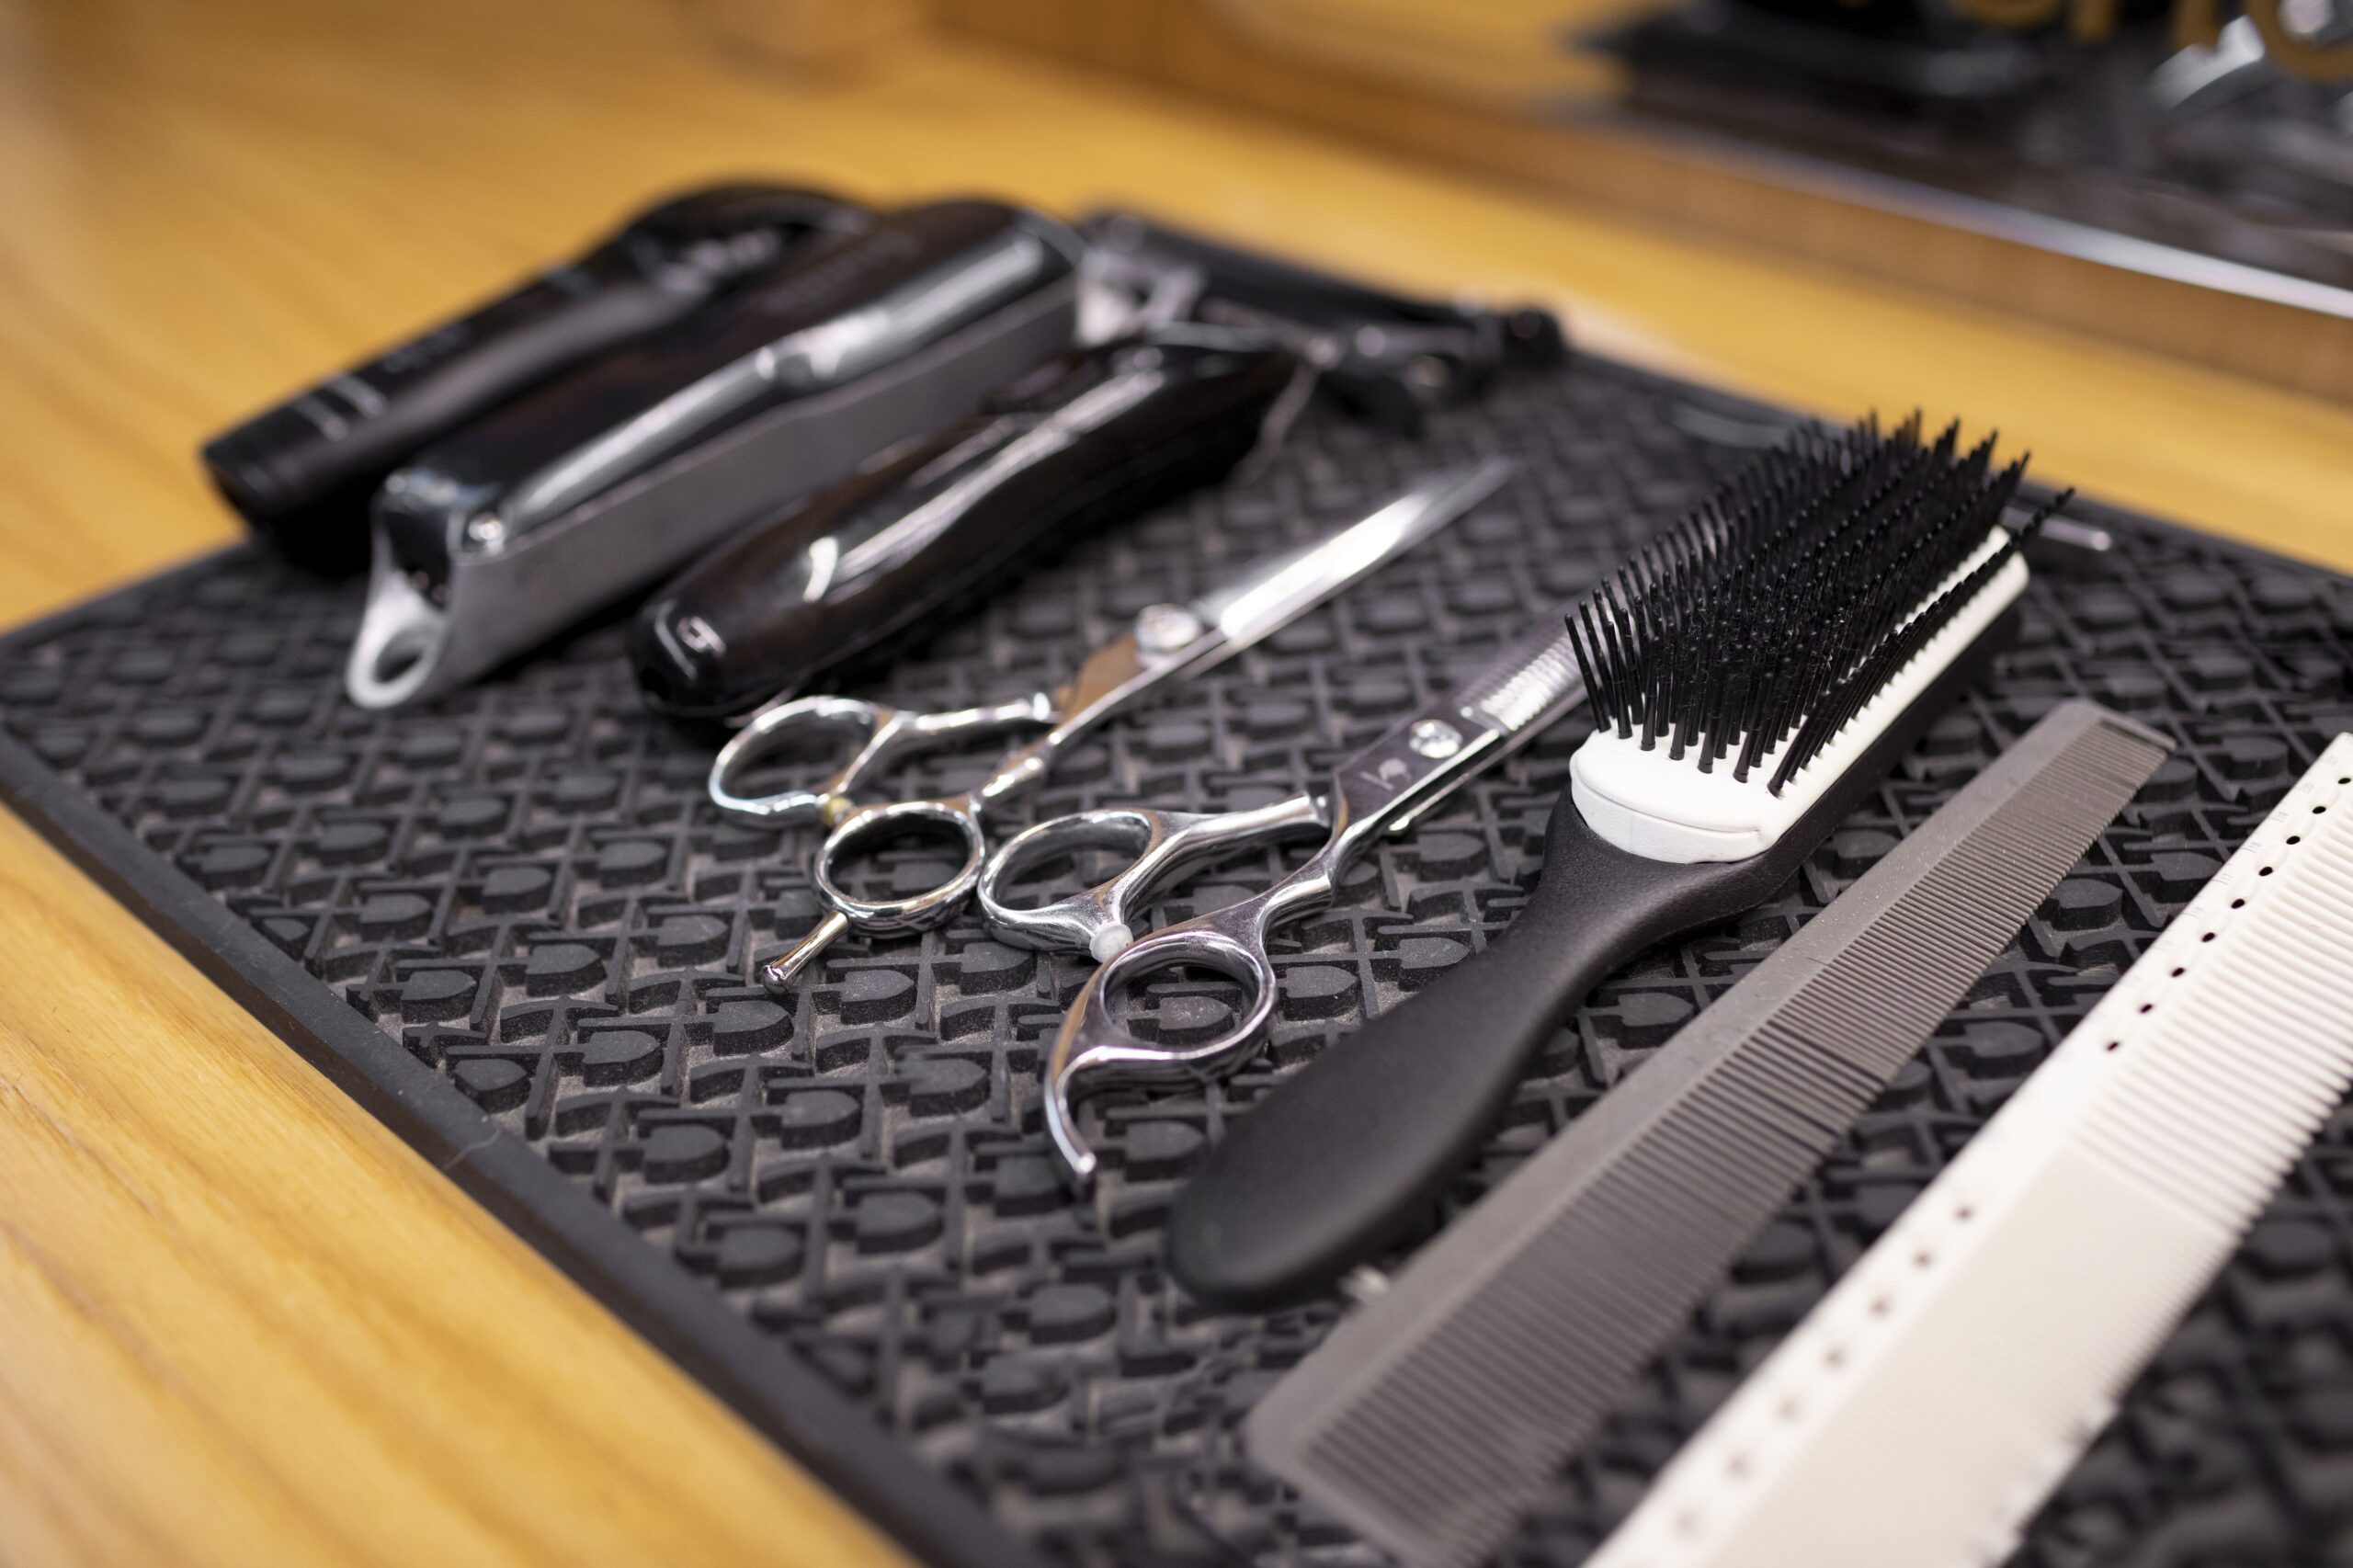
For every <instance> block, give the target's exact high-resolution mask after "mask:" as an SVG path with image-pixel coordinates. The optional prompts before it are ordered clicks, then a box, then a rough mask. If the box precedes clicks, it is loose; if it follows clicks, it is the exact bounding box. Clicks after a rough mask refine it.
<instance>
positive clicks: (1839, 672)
mask: <svg viewBox="0 0 2353 1568" xmlns="http://www.w3.org/2000/svg"><path fill="white" fill-rule="evenodd" d="M1959 441H1960V437H1959V430H1958V427H1957V426H1956V427H1953V428H1949V429H1947V430H1946V431H1945V432H1944V433H1943V434H1942V435H1941V436H1940V437H1938V438H1937V439H1935V440H1933V441H1924V440H1923V439H1922V437H1921V433H1920V427H1919V421H1918V418H1917V416H1916V415H1915V416H1914V418H1912V419H1910V420H1907V421H1906V422H1905V423H1904V424H1903V425H1902V426H1899V427H1898V428H1896V429H1895V430H1893V432H1882V431H1881V428H1880V426H1879V424H1878V422H1877V421H1876V420H1875V419H1867V420H1865V421H1863V422H1862V423H1860V424H1859V425H1856V426H1853V427H1852V428H1850V429H1848V430H1847V431H1846V432H1844V433H1842V434H1836V435H1834V434H1830V433H1827V432H1824V431H1823V430H1820V429H1818V428H1810V429H1808V430H1806V431H1803V432H1801V433H1799V434H1798V435H1797V436H1795V437H1792V438H1791V439H1790V441H1789V442H1787V443H1786V444H1784V445H1783V446H1782V447H1780V448H1779V449H1777V450H1775V451H1773V452H1770V453H1768V454H1766V455H1764V456H1762V457H1761V458H1759V459H1758V460H1756V462H1755V463H1754V464H1752V466H1751V467H1750V468H1748V469H1747V470H1746V471H1745V472H1743V473H1742V474H1741V475H1740V476H1738V477H1737V478H1736V479H1734V480H1733V482H1732V483H1730V484H1728V485H1727V486H1726V487H1725V488H1724V490H1723V491H1722V492H1721V493H1720V494H1718V495H1717V496H1716V497H1715V498H1713V499H1712V500H1711V501H1710V502H1709V503H1708V504H1707V505H1706V506H1702V507H1701V508H1700V509H1699V511H1698V512H1696V513H1694V514H1693V515H1692V516H1691V517H1688V518H1687V519H1685V520H1684V521H1683V522H1682V523H1680V524H1678V525H1677V526H1676V527H1674V528H1670V529H1669V530H1668V531H1667V532H1666V533H1665V534H1664V535H1663V536H1662V537H1660V538H1659V539H1658V540H1654V542H1653V543H1652V544H1651V545H1649V546H1648V547H1647V548H1645V549H1644V550H1643V551H1642V552H1641V553H1640V554H1639V555H1638V556H1637V557H1636V558H1635V559H1634V560H1633V561H1632V562H1630V563H1629V564H1628V565H1627V566H1625V567H1624V568H1623V569H1622V570H1620V572H1619V573H1618V574H1616V575H1615V576H1614V577H1613V578H1611V579H1610V580H1609V581H1608V582H1607V583H1605V584H1604V585H1603V586H1602V587H1601V588H1600V589H1599V590H1598V591H1597V593H1595V594H1594V595H1593V596H1592V597H1590V598H1589V599H1588V600H1587V601H1586V603H1585V604H1584V605H1582V606H1580V607H1579V608H1577V610H1576V611H1575V613H1574V614H1573V615H1572V616H1571V617H1570V618H1569V624H1568V627H1567V629H1566V630H1565V631H1563V633H1562V635H1561V638H1560V647H1561V649H1562V655H1561V656H1562V661H1563V663H1573V664H1574V667H1575V668H1576V669H1577V670H1579V671H1581V672H1582V674H1583V676H1584V681H1585V686H1586V692H1587V694H1588V699H1589V701H1590V702H1591V704H1592V707H1593V711H1594V714H1595V718H1596V724H1597V727H1596V729H1595V731H1594V733H1593V734H1592V735H1591V736H1590V737H1589V738H1588V739H1587V740H1586V742H1585V743H1584V744H1582V745H1581V746H1580V747H1579V748H1578V749H1577V751H1576V753H1575V755H1574V757H1573V758H1572V759H1571V764H1570V776H1571V782H1570V787H1569V788H1568V789H1567V790H1564V791H1563V793H1562V796H1561V799H1560V801H1559V803H1558V804H1557V805H1556V806H1555V808H1554V810H1553V812H1552V819H1551V823H1550V825H1549V827H1548V829H1547V833H1546V842H1545V865H1544V870H1543V874H1542V876H1541V878H1540V880H1539V881H1538V883H1537V885H1536V886H1535V887H1534V888H1533V889H1531V890H1530V891H1529V894H1528V899H1527V903H1526V904H1525V906H1524V907H1523V908H1522V909H1521V911H1520V912H1519V914H1518V916H1517V918H1516V919H1515V920H1514V921H1513V923H1512V925H1511V926H1510V928H1509V929H1508V930H1507V931H1506V932H1505V933H1503V934H1502V935H1500V936H1498V937H1495V938H1494V939H1493V940H1492V941H1491V942H1490V943H1489V944H1488V946H1487V947H1486V949H1485V950H1484V951H1483V952H1481V953H1478V954H1476V955H1474V956H1473V957H1472V958H1470V959H1467V960H1464V961H1462V962H1461V963H1460V964H1458V965H1456V966H1455V968H1454V969H1452V970H1451V971H1448V972H1447V973H1445V974H1442V975H1440V976H1439V977H1438V978H1437V979H1436V980H1435V981H1433V982H1432V983H1430V984H1429V985H1427V987H1425V988H1424V989H1423V990H1422V991H1421V992H1419V993H1417V994H1415V996H1413V997H1412V998H1410V999H1409V1000H1407V1001H1406V1002H1404V1004H1403V1005H1401V1006H1397V1007H1395V1008H1392V1010H1391V1011H1389V1012H1387V1013H1385V1014H1382V1015H1381V1017H1377V1018H1375V1019H1374V1020H1372V1021H1371V1022H1370V1023H1369V1024H1368V1025H1366V1027H1365V1028H1362V1029H1360V1030H1358V1032H1357V1033H1356V1034H1355V1035H1354V1036H1352V1037H1350V1038H1348V1039H1346V1040H1341V1041H1339V1042H1338V1043H1336V1044H1335V1045H1334V1046H1332V1047H1331V1048H1329V1049H1328V1050H1326V1051H1324V1053H1323V1054H1322V1055H1320V1056H1319V1057H1317V1058H1316V1059H1315V1060H1313V1061H1312V1062H1309V1063H1308V1064H1307V1065H1306V1066H1305V1067H1303V1068H1302V1069H1301V1071H1300V1072H1299V1073H1298V1074H1295V1075H1294V1076H1293V1077H1291V1078H1290V1080H1289V1081H1288V1082H1285V1083H1283V1084H1281V1085H1279V1086H1277V1087H1276V1088H1275V1089H1274V1090H1272V1091H1271V1092H1270V1093H1268V1094H1267V1096H1266V1097H1265V1098H1264V1099H1263V1101H1261V1102H1260V1103H1259V1104H1257V1105H1256V1106H1255V1107H1253V1108H1251V1110H1250V1112H1249V1114H1248V1115H1246V1116H1244V1117H1241V1118H1239V1119H1237V1121H1236V1122H1235V1125H1234V1126H1233V1130H1232V1131H1230V1132H1229V1133H1228V1134H1227V1136H1226V1138H1225V1140H1224V1141H1223V1142H1222V1143H1221V1144H1219V1145H1218V1146H1217V1147H1216V1148H1214V1149H1213V1150H1212V1151H1211V1153H1210V1155H1209V1156H1208V1157H1207V1159H1206V1160H1205V1161H1204V1162H1203V1165H1202V1167H1201V1169H1200V1171H1199V1174H1198V1175H1197V1176H1195V1177H1194V1178H1193V1180H1192V1181H1191V1183H1189V1184H1188V1186H1187V1187H1186V1188H1185V1189H1184V1190H1183V1191H1182V1192H1181V1193H1180V1194H1179V1195H1178V1198H1177V1200H1176V1205H1175V1207H1174V1209H1173V1210H1172V1212H1171V1215H1170V1222H1169V1231H1168V1256H1169V1262H1170V1266H1171V1267H1172V1269H1173V1270H1174V1272H1175V1273H1176V1278H1178V1279H1179V1280H1180V1281H1181V1282H1182V1283H1183V1284H1184V1285H1185V1286H1186V1287H1187V1288H1188V1290H1191V1291H1193V1292H1194V1293H1195V1294H1196V1295H1198V1296H1199V1297H1201V1298H1202V1299H1204V1300H1207V1301H1213V1302H1216V1303H1219V1304H1222V1305H1231V1306H1249V1307H1258V1306H1267V1305H1274V1304H1279V1303H1280V1302H1284V1301H1292V1300H1296V1299H1298V1298H1300V1297H1302V1296H1304V1295H1307V1294H1310V1293H1313V1291H1315V1290H1319V1289H1321V1288H1324V1287H1326V1286H1328V1285H1329V1284H1330V1283H1331V1282H1333V1281H1334V1280H1335V1279H1336V1278H1338V1277H1339V1276H1340V1275H1341V1274H1342V1273H1344V1272H1345V1271H1346V1270H1347V1269H1348V1268H1350V1267H1354V1266H1356V1265H1358V1264H1360V1263H1363V1262H1365V1261H1367V1260H1368V1259H1369V1258H1370V1257H1371V1256H1373V1255H1374V1254H1375V1253H1377V1252H1379V1251H1380V1250H1381V1248H1383V1247H1385V1246H1387V1245H1389V1244H1392V1243H1393V1242H1395V1241H1398V1240H1401V1239H1402V1238H1403V1237H1404V1235H1405V1234H1406V1233H1408V1232H1410V1231H1411V1230H1413V1229H1414V1228H1415V1226H1416V1225H1417V1223H1419V1222H1420V1221H1422V1220H1423V1218H1424V1217H1425V1216H1426V1215H1427V1213H1428V1211H1429V1210H1430V1208H1431V1206H1432V1204H1433V1202H1434V1200H1435V1199H1437V1198H1438V1195H1439V1193H1440V1192H1441V1191H1442V1190H1443V1188H1444V1187H1445V1186H1446V1183H1447V1181H1448V1180H1449V1177H1450V1176H1452V1175H1453V1173H1454V1172H1455V1171H1456V1170H1457V1169H1458V1168H1459V1167H1460V1166H1461V1165H1462V1163H1463V1162H1464V1161H1465V1160H1466V1159H1468V1158H1469V1156H1470V1154H1471V1153H1472V1151H1473V1150H1474V1149H1475V1148H1476V1147H1477V1146H1478V1144H1479V1142H1480V1140H1481V1139H1482V1138H1483V1136H1484V1135H1485V1133H1486V1132H1487V1131H1488V1129H1489V1128H1490V1127H1491V1126H1492V1125H1493V1123H1494V1122H1495V1119H1496V1117H1497V1115H1498V1114H1499V1113H1500V1111H1501V1110H1502V1108H1503V1107H1504V1105H1505V1103H1506V1101H1507V1100H1508V1099H1509V1098H1510V1096H1511V1093H1512V1090H1513V1088H1514V1087H1515V1086H1516V1085H1518V1082H1519V1079H1520V1075H1521V1073H1522V1070H1523V1068H1524V1066H1525V1064H1526V1062H1528V1059H1529V1057H1530V1056H1531V1055H1532V1054H1533V1053H1534V1052H1535V1051H1536V1049H1537V1048H1538V1047H1539V1046H1540V1044H1541V1043H1542V1042H1543V1041H1545V1040H1548V1039H1550V1038H1551V1037H1552V1033H1553V1031H1554V1030H1555V1029H1557V1028H1559V1027H1560V1026H1561V1024H1562V1022H1563V1019H1565V1018H1566V1017H1568V1016H1569V1015H1570V1013H1571V1012H1572V1011H1573V1010H1574V1008H1575V1007H1576V1006H1577V1005H1578V1004H1579V1003H1580V1002H1581V1001H1583V1000H1584V998H1585V996H1586V994H1587V993H1588V992H1589V991H1591V990H1592V988H1593V987H1594V986H1595V985H1596V984H1597V983H1599V982H1600V981H1602V980H1603V979H1605V978H1606V977H1608V974H1609V973H1610V972H1611V971H1613V970H1615V969H1617V968H1618V967H1619V966H1620V964H1622V963H1623V962H1624V961H1625V960H1628V959H1630V958H1631V957H1633V956H1634V955H1635V954H1637V953H1639V952H1640V951H1641V950H1642V949H1644V948H1646V947H1648V946H1650V945H1651V944H1652V943H1654V942H1657V941H1660V940H1663V939H1664V938H1665V937H1672V936H1675V935H1677V934H1679V933H1682V932H1686V931H1690V930H1694V929H1697V928H1699V927H1702V926H1710V925H1712V924H1715V923H1717V922H1720V921H1722V920H1726V919H1729V918H1731V917H1732V916H1733V915H1738V914H1740V913H1741V912H1743V911H1744V910H1746V909H1749V908H1751V907H1753V906H1755V905H1756V903H1760V902H1761V901H1763V900H1764V899H1765V898H1767V897H1768V896H1769V895H1770V894H1771V893H1772V892H1774V890H1776V889H1777V888H1779V886H1780V885H1781V884H1782V883H1783V882H1784V881H1787V880H1788V879H1789V877H1790V875H1791V874H1792V873H1793V872H1794V871H1795V870H1796V869H1797V868H1798V867H1799V866H1800V865H1801V864H1802V863H1803V861H1804V860H1805V858H1806V857H1807V856H1809V855H1811V854H1812V853H1813V850H1814V848H1815V847H1816V846H1818V845H1819V844H1820V843H1821V842H1822V841H1823V840H1824V838H1825V837H1826V836H1828V835H1829V834H1830V832H1831V830H1832V829H1833V828H1834V827H1836V825H1837V824H1838V823H1839V822H1840V821H1841V819H1843V818H1844V817H1845V816H1846V815H1847V813H1848V812H1850V811H1852V810H1853V809H1854V808H1855V806H1856V805H1857V804H1858V803H1859V802H1860V801H1862V800H1863V799H1864V798H1866V797H1867V796H1868V795H1869V794H1870V792H1871V791H1872V790H1876V789H1877V788H1878V787H1879V783H1880V780H1881V778H1882V777H1883V776H1884V775H1885V774H1886V772H1887V771H1888V769H1889V768H1890V767H1893V765H1894V764H1895V762H1896V761H1897V759H1899V758H1900V757H1902V756H1904V753H1905V752H1907V751H1909V750H1910V749H1911V747H1912V744H1913V743H1914V742H1915V740H1916V739H1917V738H1918V736H1919V734H1920V733H1921V732H1922V731H1923V730H1924V729H1926V728H1927V725H1928V724H1929V723H1930V722H1933V721H1934V719H1935V718H1936V716H1937V715H1938V714H1939V713H1940V712H1942V711H1943V710H1944V709H1945V707H1946V706H1947V704H1949V702H1950V701H1951V699H1953V697H1954V696H1956V695H1957V694H1958V693H1959V692H1960V691H1961V690H1962V689H1963V688H1965V687H1967V686H1968V685H1969V684H1970V683H1972V681H1974V680H1975V679H1976V678H1977V676H1978V674H1979V673H1980V671H1981V669H1982V668H1983V666H1984V664H1985V663H1986V661H1987V660H1988V659H1990V657H1991V655H1992V653H1993V652H1994V650H1995V646H1996V645H1997V644H1998V642H1999V641H2000V639H2001V638H2002V637H2003V635H2004V634H2005V631H2006V625H2007V616H2006V612H2007V611H2008V610H2009V609H2010V608H2011V607H2012V606H2013V605H2014V604H2015V603H2016V602H2017V600H2018V596H2019V595H2020V594H2021V593H2023V592H2024V590H2025V587H2026V583H2027V566H2026V562H2025V560H2024V559H2023V557H2022V555H2021V554H2020V544H2021V541H2022V540H2023V539H2024V538H2025V537H2027V536H2028V535H2030V534H2031V533H2032V532H2033V531H2034V529H2035V528H2038V527H2039V526H2040V518H2041V516H2042V515H2043V514H2044V513H2047V512H2048V511H2050V510H2052V509H2055V507H2056V506H2057V505H2058V504H2059V503H2053V504H2052V506H2048V507H2045V508H2043V509H2042V510H2041V511H2040V512H2037V513H2036V514H2034V515H2033V516H2031V517H2029V518H2028V519H2027V521H2026V522H2025V523H2024V525H2023V526H2022V527H2021V528H2018V529H2017V530H2015V531H2014V530H2013V529H2011V528H2008V527H2006V526H2005V523H2004V520H2003V519H2004V516H2005V513H2006V510H2007V509H2008V508H2009V506H2011V504H2012V502H2013V501H2014V500H2015V499H2016V497H2017V494H2018V485H2019V483H2020V480H2021V478H2022V477H2023V474H2024V472H2025V467H2026V464H2025V460H2024V459H2020V460H2018V461H2015V462H2012V463H2010V464H2008V465H2007V466H2006V467H1998V468H1997V467H1996V466H1995V463H1994V458H1993V441H1992V439H1991V438H1990V437H1989V438H1988V439H1987V440H1985V441H1984V442H1983V443H1981V444H1980V445H1978V446H1976V447H1975V448H1973V449H1968V450H1966V451H1963V450H1961V449H1960V445H1959Z"/></svg>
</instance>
